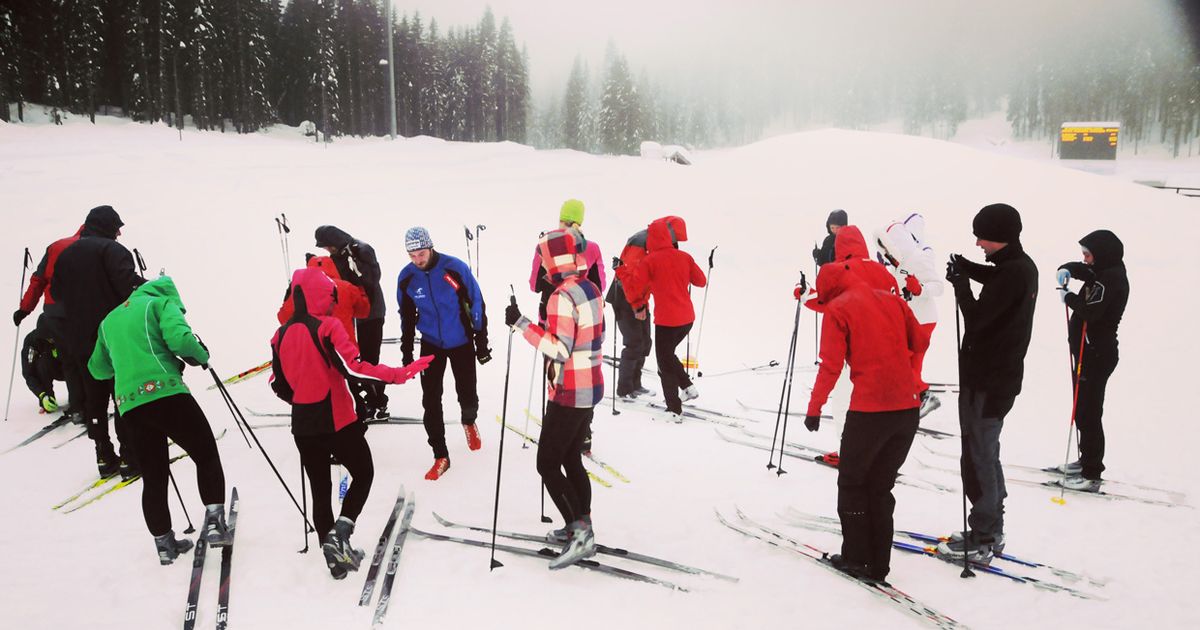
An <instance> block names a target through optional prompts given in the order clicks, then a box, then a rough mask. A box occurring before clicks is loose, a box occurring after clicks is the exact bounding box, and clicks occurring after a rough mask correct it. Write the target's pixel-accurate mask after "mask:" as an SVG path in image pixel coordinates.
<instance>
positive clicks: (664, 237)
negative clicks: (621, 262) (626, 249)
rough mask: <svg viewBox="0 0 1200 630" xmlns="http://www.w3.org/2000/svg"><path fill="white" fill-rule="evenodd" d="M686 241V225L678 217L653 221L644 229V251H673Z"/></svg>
mask: <svg viewBox="0 0 1200 630" xmlns="http://www.w3.org/2000/svg"><path fill="white" fill-rule="evenodd" d="M686 240H687V223H686V222H684V220H683V219H682V218H680V217H676V216H669V217H663V218H661V219H655V220H654V222H653V223H651V224H650V227H648V228H646V250H647V251H651V252H653V251H658V250H660V249H674V248H677V247H678V246H679V243H681V242H683V241H686Z"/></svg>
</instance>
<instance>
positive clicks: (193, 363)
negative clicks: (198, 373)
mask: <svg viewBox="0 0 1200 630" xmlns="http://www.w3.org/2000/svg"><path fill="white" fill-rule="evenodd" d="M180 358H181V359H183V362H184V363H186V364H188V365H190V366H192V367H200V361H198V360H196V359H195V358H193V357H180Z"/></svg>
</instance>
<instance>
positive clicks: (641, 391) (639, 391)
mask: <svg viewBox="0 0 1200 630" xmlns="http://www.w3.org/2000/svg"><path fill="white" fill-rule="evenodd" d="M633 395H634V396H650V397H651V398H653V397H654V396H657V395H658V394H656V393H655V392H654V391H653V390H650V389H646V388H645V387H642V386H641V385H638V386H637V389H635V390H633ZM697 396H699V394H698V393H697Z"/></svg>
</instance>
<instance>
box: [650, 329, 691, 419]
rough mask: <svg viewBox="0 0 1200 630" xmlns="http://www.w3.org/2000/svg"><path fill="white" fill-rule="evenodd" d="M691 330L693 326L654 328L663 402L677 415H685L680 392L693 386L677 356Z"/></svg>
mask: <svg viewBox="0 0 1200 630" xmlns="http://www.w3.org/2000/svg"><path fill="white" fill-rule="evenodd" d="M691 330H692V325H691V324H684V325H682V326H655V327H654V343H655V344H656V347H655V349H654V358H655V360H657V361H658V376H659V378H660V379H662V388H663V400H664V401H665V402H666V403H667V410H668V411H674V412H675V413H683V403H682V402H681V401H680V400H679V391H680V390H682V389H687V388H689V387H691V386H692V379H690V378H688V375H687V370H686V369H684V367H683V364H682V363H680V362H679V357H677V356H675V348H677V347H678V346H679V344H680V342H682V341H683V340H684V339H686V338H687V336H688V332H690V331H691Z"/></svg>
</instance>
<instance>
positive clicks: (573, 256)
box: [538, 229, 587, 284]
mask: <svg viewBox="0 0 1200 630" xmlns="http://www.w3.org/2000/svg"><path fill="white" fill-rule="evenodd" d="M586 247H587V244H586V241H584V240H583V236H582V235H581V234H580V233H579V231H578V230H575V229H565V230H563V229H558V230H550V231H549V232H546V234H545V235H543V236H542V238H541V239H539V240H538V253H539V254H540V255H541V257H542V266H543V267H545V268H546V276H547V277H548V278H549V279H550V282H551V283H553V284H559V283H561V282H562V281H563V279H565V278H566V277H567V276H572V275H578V274H580V273H582V272H584V271H586V269H587V262H586V261H585V260H584V257H583V254H582V252H583V250H584V248H586Z"/></svg>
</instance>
